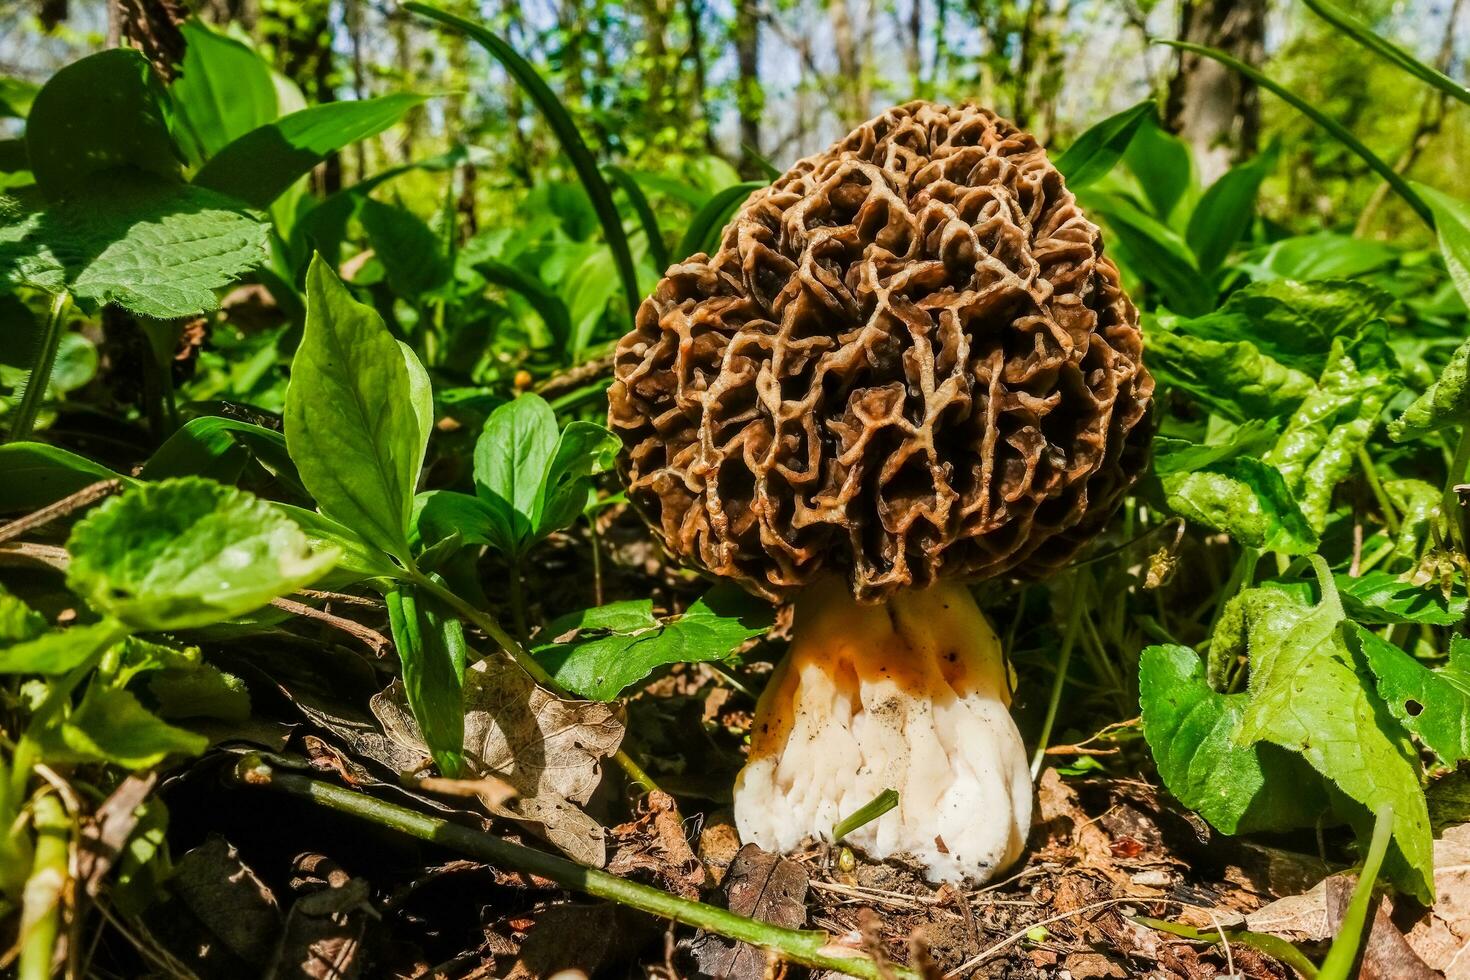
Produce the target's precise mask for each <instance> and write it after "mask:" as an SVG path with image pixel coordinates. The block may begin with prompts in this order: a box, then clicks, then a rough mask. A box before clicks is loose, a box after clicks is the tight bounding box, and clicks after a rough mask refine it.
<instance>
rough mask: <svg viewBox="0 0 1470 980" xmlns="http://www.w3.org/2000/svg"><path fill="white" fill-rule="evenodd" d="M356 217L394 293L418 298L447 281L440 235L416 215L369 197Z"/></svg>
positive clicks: (410, 300) (447, 272)
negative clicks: (381, 264)
mask: <svg viewBox="0 0 1470 980" xmlns="http://www.w3.org/2000/svg"><path fill="white" fill-rule="evenodd" d="M357 217H358V220H359V221H361V222H362V227H363V230H364V231H366V232H367V236H368V243H369V244H370V245H372V247H373V251H374V252H375V253H376V254H377V257H378V261H379V262H381V263H383V271H384V272H385V273H386V274H387V276H388V285H389V286H390V287H391V288H392V289H393V293H394V294H395V295H396V296H399V297H401V298H402V299H405V300H408V301H409V302H417V301H419V300H421V299H423V297H425V296H426V295H428V294H430V293H433V292H436V291H438V290H440V289H443V288H444V287H445V286H446V285H448V283H449V276H450V272H451V269H450V265H449V261H448V260H447V259H446V258H445V256H444V253H443V250H442V249H441V248H440V244H439V237H438V236H437V235H435V234H434V232H433V230H432V229H430V228H429V226H428V225H426V224H424V222H423V221H422V220H421V219H420V218H419V217H418V215H416V214H414V213H413V212H411V211H408V210H405V209H404V208H400V207H394V206H393V205H391V204H383V203H381V202H379V201H375V200H373V199H372V198H368V199H366V200H364V201H363V202H362V206H361V208H360V209H359V210H358V212H357Z"/></svg>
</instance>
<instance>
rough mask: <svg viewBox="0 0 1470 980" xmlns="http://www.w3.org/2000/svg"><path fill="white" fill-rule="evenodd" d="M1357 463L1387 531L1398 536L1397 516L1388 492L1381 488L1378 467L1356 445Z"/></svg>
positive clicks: (1365, 452)
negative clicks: (1380, 512) (1361, 469)
mask: <svg viewBox="0 0 1470 980" xmlns="http://www.w3.org/2000/svg"><path fill="white" fill-rule="evenodd" d="M1358 465H1359V466H1361V467H1363V476H1365V477H1367V478H1368V489H1369V490H1372V491H1373V499H1374V500H1376V501H1378V509H1379V510H1381V511H1383V523H1384V526H1386V527H1387V528H1388V533H1389V534H1391V535H1394V536H1395V537H1397V536H1398V533H1399V517H1398V514H1396V513H1395V512H1394V509H1393V504H1392V503H1391V502H1390V501H1389V499H1388V494H1387V493H1385V492H1384V490H1383V484H1382V483H1381V482H1380V481H1379V479H1378V467H1376V466H1374V465H1373V457H1371V456H1369V455H1368V450H1367V449H1366V448H1365V447H1363V446H1359V447H1358Z"/></svg>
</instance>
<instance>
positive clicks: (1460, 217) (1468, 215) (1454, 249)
mask: <svg viewBox="0 0 1470 980" xmlns="http://www.w3.org/2000/svg"><path fill="white" fill-rule="evenodd" d="M1413 187H1414V190H1416V191H1417V192H1418V193H1419V196H1420V197H1422V198H1423V199H1424V203H1425V204H1427V205H1429V210H1430V211H1432V212H1434V230H1435V233H1436V234H1437V235H1438V236H1439V250H1440V253H1441V254H1442V255H1443V256H1444V264H1445V268H1447V269H1448V270H1449V272H1450V280H1451V281H1452V282H1453V283H1454V284H1455V289H1456V290H1458V291H1459V293H1460V298H1461V299H1463V300H1464V301H1465V305H1466V306H1470V203H1466V202H1465V201H1462V200H1460V199H1459V198H1457V197H1451V196H1450V195H1448V194H1446V193H1444V192H1443V191H1439V190H1435V189H1434V188H1433V187H1429V186H1427V185H1425V184H1414V185H1413Z"/></svg>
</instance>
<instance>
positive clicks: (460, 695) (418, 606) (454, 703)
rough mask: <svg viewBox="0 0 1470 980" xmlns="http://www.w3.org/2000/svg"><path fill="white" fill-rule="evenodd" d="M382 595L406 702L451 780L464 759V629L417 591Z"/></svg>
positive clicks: (439, 764)
mask: <svg viewBox="0 0 1470 980" xmlns="http://www.w3.org/2000/svg"><path fill="white" fill-rule="evenodd" d="M386 599H387V603H388V623H389V625H390V627H391V628H392V631H393V644H394V646H395V647H397V648H398V659H399V662H400V663H401V664H402V666H403V691H404V694H405V695H406V696H407V698H408V706H409V708H410V709H411V710H412V711H413V717H414V720H415V721H416V722H418V726H419V732H420V733H421V734H422V735H423V738H424V742H425V743H426V744H427V745H428V747H429V753H430V754H431V755H432V756H433V757H434V764H435V765H437V766H438V767H439V771H440V772H441V773H443V774H444V775H445V776H447V777H449V778H451V779H453V778H456V777H457V776H458V775H459V770H460V767H461V765H462V764H463V762H464V670H465V664H466V662H467V661H468V651H467V649H466V647H465V642H464V627H463V626H462V625H461V624H460V621H459V620H458V619H456V618H455V617H454V616H453V615H450V614H448V613H445V612H443V611H442V610H440V609H438V608H437V607H435V606H434V605H433V600H432V599H429V598H428V597H425V596H422V595H420V594H419V593H418V591H417V590H416V589H413V588H410V587H403V588H399V589H395V590H394V591H392V592H389V593H388V594H387V596H386Z"/></svg>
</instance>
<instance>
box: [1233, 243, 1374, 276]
mask: <svg viewBox="0 0 1470 980" xmlns="http://www.w3.org/2000/svg"><path fill="white" fill-rule="evenodd" d="M1401 255H1402V252H1401V251H1400V250H1399V249H1398V248H1397V247H1396V246H1394V245H1390V244H1389V243H1387V242H1377V241H1370V240H1368V239H1363V238H1352V237H1349V236H1348V235H1337V234H1333V233H1331V232H1319V233H1317V234H1314V235H1293V236H1291V237H1289V238H1283V239H1280V240H1279V241H1275V242H1272V243H1271V244H1270V245H1265V246H1262V247H1260V248H1257V249H1253V250H1252V251H1251V252H1250V254H1249V255H1246V256H1243V257H1242V259H1241V261H1240V263H1239V268H1240V269H1241V270H1242V271H1244V272H1246V273H1247V274H1248V275H1250V276H1251V278H1253V279H1256V280H1259V281H1269V280H1271V279H1297V280H1301V281H1303V282H1306V281H1312V280H1318V279H1351V278H1353V277H1354V276H1361V275H1365V274H1366V273H1369V272H1374V271H1377V270H1379V269H1382V268H1384V267H1385V266H1388V265H1392V264H1393V263H1395V262H1397V261H1398V260H1399V258H1400V257H1401Z"/></svg>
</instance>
